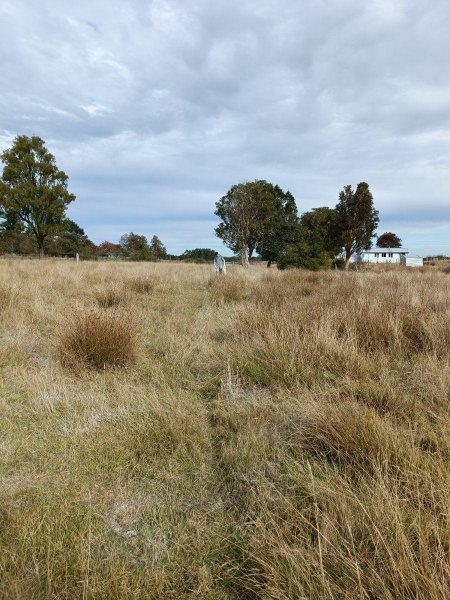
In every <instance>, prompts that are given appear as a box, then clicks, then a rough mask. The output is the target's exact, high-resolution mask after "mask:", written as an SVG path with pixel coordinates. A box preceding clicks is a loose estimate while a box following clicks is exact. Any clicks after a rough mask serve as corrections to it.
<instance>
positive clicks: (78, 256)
mask: <svg viewBox="0 0 450 600" xmlns="http://www.w3.org/2000/svg"><path fill="white" fill-rule="evenodd" d="M75 261H76V263H77V264H78V263H79V262H80V255H79V254H78V252H77V253H76V254H75Z"/></svg>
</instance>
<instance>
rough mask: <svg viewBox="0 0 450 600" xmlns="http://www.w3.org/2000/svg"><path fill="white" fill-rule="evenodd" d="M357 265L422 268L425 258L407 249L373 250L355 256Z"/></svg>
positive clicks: (354, 259) (354, 260)
mask: <svg viewBox="0 0 450 600" xmlns="http://www.w3.org/2000/svg"><path fill="white" fill-rule="evenodd" d="M353 262H356V263H397V264H401V265H404V266H406V267H422V266H423V258H420V257H419V256H416V255H415V254H411V253H410V252H409V251H408V249H407V248H377V247H375V248H371V249H370V250H363V251H362V252H360V253H359V254H354V255H353Z"/></svg>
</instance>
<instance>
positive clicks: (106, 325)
mask: <svg viewBox="0 0 450 600" xmlns="http://www.w3.org/2000/svg"><path fill="white" fill-rule="evenodd" d="M60 352H61V359H62V362H63V364H65V365H66V366H69V367H73V368H77V367H81V366H85V367H91V368H93V369H108V368H116V367H128V366H130V365H132V364H134V363H135V362H136V359H137V334H136V326H135V323H134V321H133V318H132V317H131V316H130V315H129V314H128V313H126V312H125V311H123V310H114V311H108V312H103V311H90V312H87V313H82V312H80V313H78V314H77V315H75V317H73V318H72V319H71V320H69V322H68V323H67V324H66V326H65V328H64V331H63V333H62V336H61V341H60Z"/></svg>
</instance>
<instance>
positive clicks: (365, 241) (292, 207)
mask: <svg viewBox="0 0 450 600" xmlns="http://www.w3.org/2000/svg"><path fill="white" fill-rule="evenodd" d="M215 214H216V215H217V216H218V217H220V219H221V222H220V223H219V225H218V226H217V227H216V234H217V236H218V237H219V238H221V239H222V240H223V242H224V243H225V245H226V246H228V248H230V249H231V250H232V251H233V252H236V253H238V254H239V255H240V257H241V261H242V265H243V266H244V267H247V266H248V264H249V258H251V256H252V255H253V253H254V252H257V253H258V254H259V255H260V256H261V258H263V259H264V260H267V266H268V267H270V265H271V264H272V262H275V261H276V262H277V264H278V267H279V268H281V269H285V268H287V267H300V268H305V269H312V270H317V269H322V268H329V267H330V265H331V264H332V262H333V261H335V262H337V261H338V260H339V259H340V257H342V261H343V264H344V265H345V268H346V269H348V268H349V264H350V260H351V257H352V256H353V255H354V254H355V253H358V252H361V251H363V250H367V249H369V248H370V247H371V246H372V239H373V238H374V237H375V231H376V228H377V226H378V222H379V217H378V211H377V210H376V209H375V207H374V202H373V196H372V193H371V192H370V189H369V185H368V184H367V183H366V182H364V181H363V182H361V183H359V184H358V185H357V186H356V189H355V190H353V188H352V186H351V185H346V186H345V187H344V188H343V189H342V191H341V192H340V194H339V199H338V202H337V204H336V206H335V208H329V207H326V206H322V207H320V208H314V209H312V210H310V211H307V212H305V213H303V214H302V215H301V216H300V217H299V216H298V213H297V205H296V202H295V199H294V197H293V195H292V194H291V193H290V192H289V191H286V192H284V191H283V190H282V189H281V188H280V186H278V185H273V184H272V183H269V182H267V181H264V180H257V181H251V182H246V183H239V184H237V185H233V186H232V187H231V188H230V189H229V190H228V192H227V193H226V195H225V196H223V197H222V198H221V199H220V200H219V201H218V202H217V203H216V210H215ZM377 244H378V245H380V246H382V247H398V246H400V245H401V240H400V238H398V237H397V236H396V235H395V234H394V233H392V232H386V233H385V234H383V235H382V236H380V237H379V238H378V240H377Z"/></svg>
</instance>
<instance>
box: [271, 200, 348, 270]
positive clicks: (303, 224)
mask: <svg viewBox="0 0 450 600" xmlns="http://www.w3.org/2000/svg"><path fill="white" fill-rule="evenodd" d="M339 252H340V247H339V240H338V234H337V231H336V212H335V210H333V209H332V208H328V207H326V206H322V207H320V208H313V209H312V210H310V211H308V212H305V213H303V215H302V216H301V218H300V220H299V224H298V227H297V230H296V236H295V240H293V241H292V242H291V243H289V244H288V245H287V246H286V251H285V252H284V254H283V255H282V256H281V257H280V258H279V260H278V266H279V268H280V269H285V268H288V267H298V268H303V269H310V270H312V271H316V270H318V269H326V268H328V267H329V266H330V264H331V259H332V258H334V256H335V255H336V254H338V253H339Z"/></svg>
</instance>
